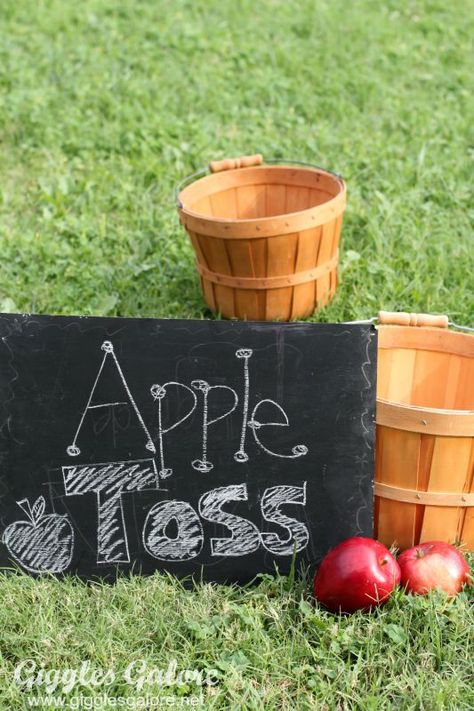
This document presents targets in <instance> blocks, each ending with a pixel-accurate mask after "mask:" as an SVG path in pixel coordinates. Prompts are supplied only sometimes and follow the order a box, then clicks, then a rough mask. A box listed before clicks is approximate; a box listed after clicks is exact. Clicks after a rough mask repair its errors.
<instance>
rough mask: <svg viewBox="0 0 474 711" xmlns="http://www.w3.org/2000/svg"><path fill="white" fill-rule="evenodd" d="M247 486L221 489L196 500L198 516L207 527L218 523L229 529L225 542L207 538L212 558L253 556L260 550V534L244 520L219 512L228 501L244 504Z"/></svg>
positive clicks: (222, 487)
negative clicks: (250, 554) (197, 502)
mask: <svg viewBox="0 0 474 711" xmlns="http://www.w3.org/2000/svg"><path fill="white" fill-rule="evenodd" d="M247 499H248V495H247V484H232V485H230V486H221V487H218V488H217V489H213V490H212V491H209V492H207V493H205V494H203V496H201V498H200V499H199V513H200V514H201V516H202V518H204V519H206V521H210V522H211V523H220V524H221V525H223V526H226V528H228V529H229V531H230V532H231V535H230V536H229V537H227V538H211V555H212V556H221V555H222V556H224V555H225V556H239V555H248V554H249V553H253V552H254V551H256V550H257V549H258V548H259V546H260V532H259V530H258V528H257V527H256V525H255V524H254V523H252V522H251V521H249V520H247V519H246V518H242V517H241V516H236V515H235V514H231V513H228V512H227V511H223V510H222V506H223V505H224V504H225V503H227V502H229V501H247Z"/></svg>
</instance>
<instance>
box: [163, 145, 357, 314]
mask: <svg viewBox="0 0 474 711" xmlns="http://www.w3.org/2000/svg"><path fill="white" fill-rule="evenodd" d="M209 169H210V171H211V174H210V175H207V176H206V177H201V178H200V179H198V180H195V181H194V182H193V183H191V184H190V185H188V186H187V187H185V188H183V189H182V190H181V191H180V192H179V194H178V195H177V203H178V211H179V215H180V220H181V223H182V224H183V225H184V227H185V229H186V230H187V232H188V234H189V236H190V238H191V241H192V244H193V247H194V250H195V253H196V267H197V270H198V272H199V275H200V278H201V286H202V290H203V294H204V298H205V301H206V303H207V304H208V306H209V308H211V309H212V311H214V312H216V313H220V314H221V315H222V316H224V317H226V318H240V319H249V320H256V321H270V320H274V319H276V320H282V321H288V320H290V319H296V318H302V317H305V316H309V315H310V314H311V313H313V311H314V310H315V308H316V307H320V306H324V305H325V304H326V303H327V302H328V301H329V299H330V298H331V297H332V296H333V295H334V293H335V291H336V285H337V262H338V247H339V238H340V232H341V224H342V215H343V212H344V208H345V197H346V188H345V184H344V181H343V180H342V178H340V177H339V176H337V175H335V174H334V173H330V172H328V171H325V170H321V169H320V168H316V167H315V166H308V165H305V164H298V165H262V156H261V155H256V156H246V157H242V158H236V159H230V160H225V161H214V162H212V163H210V165H209ZM199 175H203V172H201V173H198V174H195V175H194V176H190V177H191V178H197V177H198V176H199ZM187 180H189V179H187ZM184 182H186V181H184Z"/></svg>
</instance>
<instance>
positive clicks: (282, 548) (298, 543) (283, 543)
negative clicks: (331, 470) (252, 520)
mask: <svg viewBox="0 0 474 711" xmlns="http://www.w3.org/2000/svg"><path fill="white" fill-rule="evenodd" d="M283 504H300V505H301V506H305V505H306V482H304V484H303V486H272V487H270V488H269V489H265V491H264V493H263V496H262V499H261V502H260V505H261V509H262V516H263V518H264V519H265V521H268V522H269V523H276V524H278V525H279V526H281V527H282V528H285V529H286V530H287V532H288V535H287V537H286V538H285V539H281V538H280V537H279V536H278V535H277V534H276V533H273V532H262V534H261V537H262V543H263V545H264V547H265V548H266V550H267V551H269V552H270V553H273V554H274V555H292V553H293V552H294V551H296V552H297V553H298V551H301V550H303V549H304V548H306V546H307V545H308V541H309V531H308V529H307V527H306V526H305V524H304V523H301V522H300V521H296V520H295V519H294V518H289V516H286V515H285V514H283V513H282V512H281V510H280V508H281V506H282V505H283Z"/></svg>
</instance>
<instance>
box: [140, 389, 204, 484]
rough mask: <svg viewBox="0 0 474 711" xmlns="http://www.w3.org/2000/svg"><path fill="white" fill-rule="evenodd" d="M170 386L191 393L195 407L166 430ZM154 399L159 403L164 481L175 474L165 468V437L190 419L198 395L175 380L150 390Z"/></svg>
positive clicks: (162, 475)
mask: <svg viewBox="0 0 474 711" xmlns="http://www.w3.org/2000/svg"><path fill="white" fill-rule="evenodd" d="M170 385H175V386H176V387H178V388H183V389H184V390H186V391H187V392H189V393H190V394H191V396H192V398H193V405H192V407H191V408H190V409H189V410H188V412H187V413H186V414H185V415H183V417H181V418H180V419H179V420H178V421H177V422H174V423H173V424H172V425H170V426H169V427H166V428H164V427H163V407H162V404H163V401H164V399H165V397H166V395H167V388H168V387H169V386H170ZM150 391H151V394H152V397H153V398H154V400H156V402H157V403H158V448H159V453H160V465H161V466H160V472H159V473H160V477H161V478H162V479H166V478H167V477H169V476H171V474H172V473H173V470H172V469H170V468H168V467H165V452H164V447H163V435H164V434H166V433H167V432H171V430H174V428H175V427H178V426H179V425H181V424H182V423H183V422H184V421H185V420H187V419H188V417H190V416H191V415H192V414H193V412H194V410H195V409H196V405H197V396H196V393H195V392H194V391H193V390H191V388H189V387H188V386H187V385H184V384H183V383H177V382H176V381H174V380H170V381H169V382H168V383H164V385H157V384H155V385H152V386H151V388H150Z"/></svg>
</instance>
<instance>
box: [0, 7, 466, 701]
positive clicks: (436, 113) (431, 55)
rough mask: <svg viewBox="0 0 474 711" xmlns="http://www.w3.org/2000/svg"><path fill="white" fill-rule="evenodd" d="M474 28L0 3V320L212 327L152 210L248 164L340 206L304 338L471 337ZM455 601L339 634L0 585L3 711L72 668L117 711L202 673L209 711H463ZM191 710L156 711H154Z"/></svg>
mask: <svg viewBox="0 0 474 711" xmlns="http://www.w3.org/2000/svg"><path fill="white" fill-rule="evenodd" d="M473 10H474V7H473V4H472V2H471V0H468V1H467V2H466V0H452V1H451V2H450V3H445V2H441V0H418V1H416V0H413V1H408V0H406V1H404V2H400V1H397V2H395V0H391V1H388V2H383V3H381V2H376V1H375V0H358V1H357V2H348V0H291V1H288V2H284V1H283V0H262V1H261V2H259V3H256V2H250V0H234V1H232V0H220V1H219V2H218V1H217V0H193V1H191V0H189V1H186V2H185V1H183V0H173V2H171V1H169V2H165V0H134V2H132V1H131V0H122V2H117V0H83V2H81V3H72V2H71V3H66V2H60V1H59V0H41V1H38V0H36V1H35V2H34V1H33V0H23V1H22V2H18V1H16V2H13V0H2V3H1V5H0V144H1V150H0V240H1V248H2V255H3V256H2V260H1V264H0V310H1V311H17V310H18V311H27V312H36V313H63V314H95V315H120V316H155V317H181V318H208V317H210V316H211V315H210V313H209V312H208V311H207V309H206V307H205V305H204V303H203V300H202V298H201V294H200V289H199V284H198V280H197V278H196V272H195V269H194V264H193V262H194V258H193V253H192V250H191V247H190V244H189V243H188V238H187V237H186V235H185V234H184V232H183V230H182V229H181V228H180V226H179V224H178V221H177V216H176V213H175V208H174V200H173V188H174V186H175V184H176V183H177V182H178V181H179V180H181V179H182V178H183V177H184V176H186V175H187V174H189V173H192V172H193V171H195V170H197V169H199V168H201V167H202V166H204V165H206V163H207V162H208V160H209V159H213V158H220V157H225V156H227V155H229V156H232V155H240V154H242V153H253V152H256V151H260V152H262V153H263V155H264V156H266V157H268V158H287V159H300V160H303V161H309V162H314V163H316V164H318V165H322V166H324V167H327V168H329V169H332V170H335V171H337V172H338V173H340V174H342V175H343V176H344V178H345V179H346V181H347V185H348V208H347V212H346V216H345V221H344V226H343V233H342V255H341V264H340V276H341V283H340V286H339V289H338V291H337V295H336V298H335V299H334V301H333V303H332V304H331V305H330V306H328V307H327V308H326V309H325V310H324V311H322V312H321V313H319V314H315V316H314V317H313V320H324V321H341V320H349V319H361V318H368V317H370V316H373V315H375V314H376V312H377V311H378V310H379V309H380V308H385V309H405V310H410V311H429V312H434V313H436V312H441V313H448V314H449V315H450V317H451V318H452V319H453V320H454V321H456V322H458V323H463V324H466V325H471V326H472V325H474V323H473V322H474V290H473V288H472V274H473V273H474V237H473V231H472V205H473V201H472V192H471V187H472V168H473V166H472V158H473V143H472V125H473V121H474V103H473V98H472V58H473V56H472V47H471V44H472V37H473V35H474V12H473ZM473 599H474V598H473V593H472V592H471V591H467V592H464V593H463V594H462V595H460V596H459V597H458V598H456V599H455V600H453V601H446V600H443V599H442V597H440V596H439V595H436V594H435V595H432V596H428V597H427V598H425V599H413V598H406V597H404V596H403V595H402V594H401V593H400V594H398V595H397V596H395V599H394V600H393V601H391V602H390V603H389V604H388V605H387V606H386V607H385V608H383V609H381V610H380V611H378V612H377V613H375V614H373V615H370V616H362V615H356V616H354V617H348V618H338V617H334V616H331V615H329V614H327V613H325V612H324V611H322V610H320V609H319V608H318V607H314V606H313V605H312V604H310V598H309V584H308V582H306V583H305V581H304V580H303V581H298V580H291V579H290V580H288V579H283V578H276V579H270V578H264V579H263V580H261V581H260V582H259V583H258V584H257V585H256V586H254V587H251V588H245V589H234V588H229V587H225V586H221V587H218V586H215V587H212V586H198V588H197V589H196V590H194V591H189V590H185V589H184V588H182V587H181V586H180V584H179V583H177V582H176V581H173V580H171V579H168V578H167V577H166V576H159V575H156V576H153V577H152V578H149V579H144V580H141V579H138V578H136V579H131V580H123V581H121V582H120V583H119V584H117V585H116V586H99V585H94V586H89V587H86V586H83V585H82V584H80V583H78V582H77V581H74V580H72V579H71V580H70V581H68V582H67V583H59V582H56V581H54V580H41V581H33V580H31V579H29V578H27V577H26V576H23V575H18V576H13V577H2V578H1V580H0V623H1V629H2V633H1V635H0V638H1V639H0V664H1V669H0V671H1V676H2V679H1V683H0V708H2V709H13V710H14V711H16V709H22V708H28V694H25V692H24V690H21V689H20V688H19V687H18V685H17V684H16V683H15V682H14V680H13V670H14V668H15V666H16V664H17V663H18V662H19V661H21V660H25V659H33V660H34V661H35V663H36V664H37V667H38V669H39V668H40V667H41V664H43V665H44V666H45V668H46V669H55V668H58V669H62V670H64V669H68V668H71V669H75V668H77V667H79V666H80V664H81V662H82V661H84V660H90V662H91V664H92V666H93V667H95V668H101V669H108V668H112V669H113V670H115V672H116V674H115V676H116V679H115V681H114V682H113V683H112V684H111V685H110V686H109V687H107V688H108V693H109V694H111V695H115V696H119V695H120V694H121V695H122V696H124V697H125V696H127V695H128V696H129V697H133V696H135V697H136V696H137V690H136V689H134V688H133V686H131V685H130V684H127V683H125V682H124V681H123V670H124V669H125V668H126V666H127V665H128V664H129V663H130V662H134V661H135V662H137V664H138V662H139V660H145V662H146V663H147V665H148V667H150V668H152V667H159V668H166V667H167V666H168V663H169V662H170V660H173V659H176V661H177V665H178V669H185V668H187V669H202V670H215V671H213V672H212V673H213V674H214V677H213V680H214V681H216V682H217V683H216V684H214V685H212V686H211V685H209V686H207V687H205V690H204V705H205V707H206V708H211V709H240V708H245V709H247V708H248V709H265V711H266V710H267V709H288V710H293V709H321V710H327V711H333V709H341V710H342V709H361V710H363V711H370V709H377V711H380V710H383V709H393V708H397V709H426V710H427V711H428V710H429V711H431V710H432V709H453V711H460V710H462V709H472V708H474V665H473V662H472V645H473V636H474V611H473V605H472V602H473ZM144 690H145V691H147V692H148V693H150V694H157V693H158V691H159V685H157V684H155V685H153V684H151V685H148V686H147V685H145V686H144ZM196 691H199V688H198V687H197V686H196V685H195V684H194V685H193V684H192V683H190V684H185V683H183V684H181V685H179V686H178V687H173V688H172V694H173V695H174V698H175V700H176V699H178V701H176V703H175V707H178V708H181V707H185V706H184V704H185V701H179V700H180V699H184V700H185V699H186V698H190V695H191V696H192V695H193V694H194V693H195V692H196ZM76 692H77V687H76V688H75V689H74V690H73V691H71V692H70V693H69V697H68V694H66V695H65V696H66V698H72V697H73V696H74V695H75V694H76V695H77V693H76ZM80 692H81V693H83V694H84V695H85V696H87V695H92V694H93V693H95V692H94V688H93V687H91V686H89V687H87V685H85V686H83V687H80ZM161 693H163V689H161ZM104 703H105V702H104ZM178 703H179V704H180V705H178ZM130 707H131V706H130ZM44 708H49V707H47V706H44ZM103 708H107V706H105V705H104V706H103Z"/></svg>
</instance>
